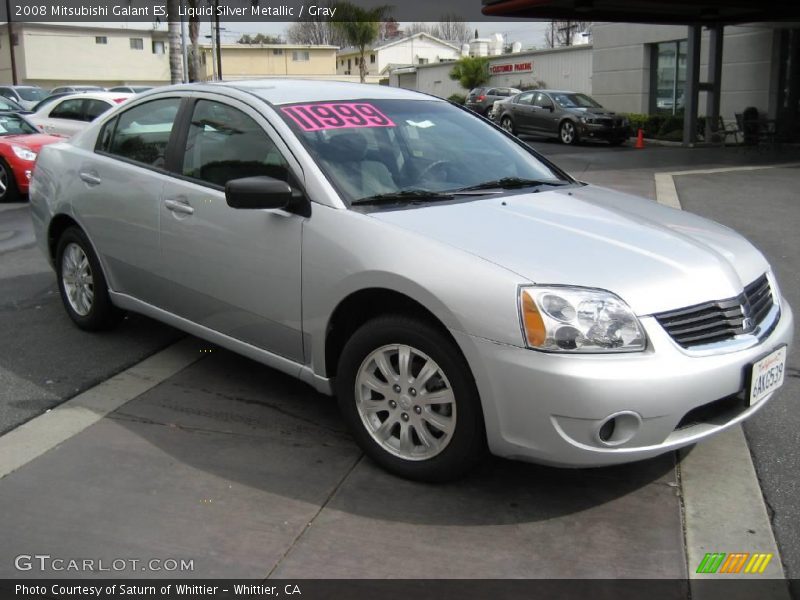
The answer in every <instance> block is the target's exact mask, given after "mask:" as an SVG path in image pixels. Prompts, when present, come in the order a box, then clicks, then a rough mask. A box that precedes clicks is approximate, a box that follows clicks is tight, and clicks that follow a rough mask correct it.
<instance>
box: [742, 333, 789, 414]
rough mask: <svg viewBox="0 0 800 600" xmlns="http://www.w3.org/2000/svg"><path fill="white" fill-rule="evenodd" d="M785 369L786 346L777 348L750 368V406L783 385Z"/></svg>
mask: <svg viewBox="0 0 800 600" xmlns="http://www.w3.org/2000/svg"><path fill="white" fill-rule="evenodd" d="M785 370H786V346H783V347H782V348H778V349H777V350H775V351H774V352H772V353H771V354H768V355H767V356H765V357H764V358H762V359H761V360H759V361H756V362H754V363H753V366H752V367H751V368H750V395H749V396H748V398H749V400H750V402H749V404H750V406H753V405H754V404H758V403H759V402H761V401H762V400H763V399H764V398H765V397H766V396H768V395H770V394H771V393H772V392H774V391H775V390H777V389H778V388H779V387H781V386H782V385H783V374H784V371H785Z"/></svg>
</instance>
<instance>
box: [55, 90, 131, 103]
mask: <svg viewBox="0 0 800 600" xmlns="http://www.w3.org/2000/svg"><path fill="white" fill-rule="evenodd" d="M73 96H74V97H75V98H82V99H83V98H88V99H89V100H110V101H112V102H113V101H114V100H115V99H117V98H132V97H133V96H134V94H131V93H129V92H76V93H72V92H67V93H65V94H64V96H63V98H59V100H66V99H69V98H71V97H73ZM45 100H46V98H45Z"/></svg>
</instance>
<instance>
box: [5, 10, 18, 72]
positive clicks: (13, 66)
mask: <svg viewBox="0 0 800 600" xmlns="http://www.w3.org/2000/svg"><path fill="white" fill-rule="evenodd" d="M6 15H8V17H7V18H8V53H9V56H10V57H11V81H12V82H13V84H14V85H17V83H18V81H17V57H16V51H15V50H14V29H13V27H12V23H11V0H6Z"/></svg>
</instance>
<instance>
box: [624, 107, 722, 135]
mask: <svg viewBox="0 0 800 600" xmlns="http://www.w3.org/2000/svg"><path fill="white" fill-rule="evenodd" d="M627 117H628V120H629V121H630V122H631V129H633V133H634V135H636V134H637V133H638V131H639V129H642V130H643V131H644V137H646V138H650V139H654V140H670V141H680V140H682V139H683V114H677V115H663V114H662V115H659V114H655V115H643V114H639V113H631V114H628V115H627ZM705 130H706V119H705V117H698V118H697V132H698V134H699V136H700V137H701V138H702V137H703V135H704V134H705Z"/></svg>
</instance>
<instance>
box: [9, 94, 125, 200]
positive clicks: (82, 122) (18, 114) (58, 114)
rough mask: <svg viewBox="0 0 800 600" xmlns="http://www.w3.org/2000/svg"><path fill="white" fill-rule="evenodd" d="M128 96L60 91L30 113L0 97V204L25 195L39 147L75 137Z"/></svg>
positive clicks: (30, 96) (11, 101)
mask: <svg viewBox="0 0 800 600" xmlns="http://www.w3.org/2000/svg"><path fill="white" fill-rule="evenodd" d="M132 96H134V94H133V93H129V92H107V91H100V92H93V91H85V90H73V91H62V92H59V93H58V94H56V95H54V96H51V97H48V98H45V99H43V100H41V101H40V102H39V103H38V104H36V106H35V107H34V108H35V109H36V110H34V111H33V112H31V111H30V110H26V109H25V108H24V107H23V106H21V105H20V104H19V103H17V102H16V101H14V100H12V99H10V98H6V97H0V202H14V201H16V200H18V199H19V197H20V196H23V195H26V194H27V193H28V184H29V182H30V180H31V177H32V175H33V167H34V164H35V161H36V158H37V156H38V154H39V150H40V149H41V148H42V147H43V146H45V145H47V144H52V143H55V142H59V141H63V140H64V138H66V137H71V136H73V135H75V134H76V133H78V132H80V131H81V130H83V129H84V128H85V127H87V126H88V125H89V124H90V123H91V122H92V121H94V120H95V119H96V118H97V117H99V116H100V115H102V114H103V113H105V112H107V111H108V110H109V109H111V108H113V107H114V106H116V105H118V104H121V103H123V102H125V101H126V100H128V98H131V97H132ZM28 97H29V98H33V97H34V96H33V95H29V96H28Z"/></svg>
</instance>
